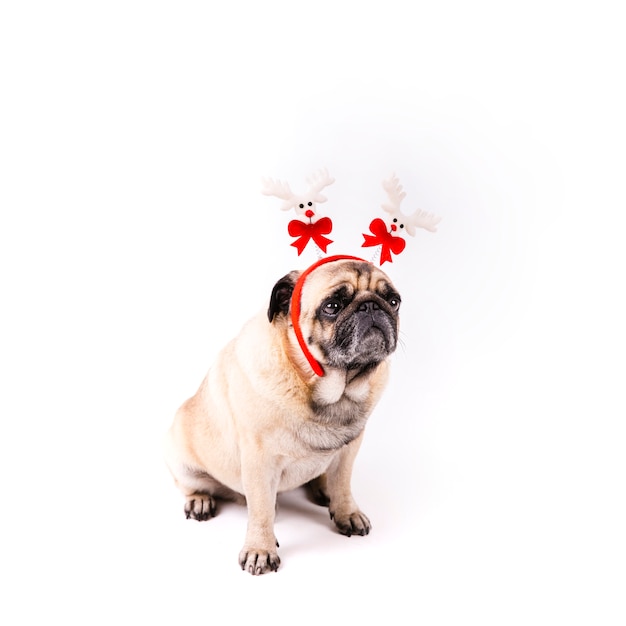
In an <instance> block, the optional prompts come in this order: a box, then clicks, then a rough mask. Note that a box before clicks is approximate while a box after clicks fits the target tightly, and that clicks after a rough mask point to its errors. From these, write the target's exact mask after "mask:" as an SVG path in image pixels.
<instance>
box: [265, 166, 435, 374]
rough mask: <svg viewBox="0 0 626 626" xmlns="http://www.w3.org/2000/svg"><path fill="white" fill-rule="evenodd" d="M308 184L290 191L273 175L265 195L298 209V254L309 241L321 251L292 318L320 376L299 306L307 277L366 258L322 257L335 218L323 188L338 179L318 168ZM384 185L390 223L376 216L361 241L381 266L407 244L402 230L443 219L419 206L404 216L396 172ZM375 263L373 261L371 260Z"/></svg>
mask: <svg viewBox="0 0 626 626" xmlns="http://www.w3.org/2000/svg"><path fill="white" fill-rule="evenodd" d="M306 182H307V183H308V185H309V188H308V189H307V191H305V193H304V194H302V195H297V194H294V193H293V192H292V191H291V188H290V187H289V184H288V183H285V182H282V181H275V180H273V179H271V178H268V179H265V180H264V181H263V189H262V193H263V194H264V195H266V196H275V197H277V198H280V199H281V200H283V204H282V206H281V209H282V210H283V211H289V210H290V209H292V208H293V209H295V212H296V219H294V220H291V221H290V222H289V224H288V225H287V230H288V232H289V234H290V235H291V236H292V237H294V238H295V241H293V242H292V244H291V245H292V246H294V247H295V248H296V250H297V251H298V256H300V255H301V254H302V252H303V251H304V249H305V248H306V246H307V245H308V244H309V242H310V241H313V243H314V244H315V246H316V251H317V254H318V257H319V258H318V261H317V262H315V263H313V265H311V266H309V267H308V268H307V269H306V270H304V272H302V274H301V275H300V277H299V278H298V280H297V282H296V285H295V287H294V290H293V294H292V297H291V302H292V305H291V321H292V324H293V328H294V332H295V334H296V338H297V340H298V344H299V345H300V348H301V349H302V352H303V353H304V356H305V357H306V359H307V361H308V363H309V365H310V366H311V368H312V369H313V371H314V372H315V374H317V375H318V376H324V369H323V367H322V365H321V364H320V363H319V362H318V361H317V360H316V359H315V357H314V356H313V355H312V354H311V351H310V350H309V348H308V346H307V344H306V341H305V340H304V337H303V335H302V329H301V327H300V307H301V299H302V288H303V286H304V281H305V280H306V278H307V277H308V276H309V274H311V272H313V271H314V270H316V269H317V268H318V267H320V266H321V265H325V264H326V263H332V262H334V261H340V260H345V259H349V260H355V261H364V262H366V263H367V262H368V261H365V259H361V258H359V257H355V256H347V255H335V256H330V257H322V255H321V253H322V252H323V253H324V254H325V253H326V249H327V248H328V246H329V245H330V244H331V243H333V241H332V239H329V238H328V237H327V236H326V235H329V234H330V233H331V231H332V228H333V223H332V220H331V219H330V218H329V217H322V216H320V215H319V214H318V212H317V204H321V203H323V202H326V199H327V198H326V196H324V195H323V194H322V193H321V191H322V189H324V188H325V187H328V186H329V185H332V183H334V182H335V179H334V178H332V177H331V176H330V175H329V174H328V171H327V170H325V169H324V170H319V171H318V172H316V173H315V174H313V175H312V176H310V177H309V178H307V181H306ZM383 188H384V190H385V191H386V192H387V198H388V201H387V202H386V203H384V204H383V205H382V208H383V210H384V211H386V212H387V213H389V217H388V219H387V222H385V221H384V220H383V219H381V218H375V219H374V220H372V221H371V222H370V225H369V229H370V233H369V234H368V233H363V237H364V241H363V243H362V244H361V247H363V248H369V247H374V248H375V249H376V250H375V252H374V257H373V259H374V258H375V257H376V255H377V254H378V252H379V251H380V257H379V258H380V265H381V266H382V265H383V263H385V262H387V261H388V262H389V263H392V262H393V259H392V256H391V255H392V254H395V255H398V254H400V253H401V252H402V251H403V250H404V248H405V246H406V242H405V241H404V239H403V238H402V237H400V236H399V235H398V234H396V233H399V232H400V231H402V230H406V232H407V233H408V234H409V235H411V236H412V237H413V236H415V231H416V229H417V228H424V229H425V230H429V231H431V232H435V231H436V230H437V228H436V227H437V224H438V223H439V222H440V220H441V218H439V217H437V216H435V215H433V214H432V213H427V212H426V211H422V210H420V209H417V210H416V211H415V212H414V213H412V214H411V215H405V214H403V213H402V212H401V211H400V204H401V203H402V200H404V198H405V196H406V193H405V192H404V191H403V189H402V185H400V181H399V180H398V178H397V177H396V176H395V175H392V176H391V177H390V178H389V179H387V180H385V181H383ZM371 262H373V260H372V261H371Z"/></svg>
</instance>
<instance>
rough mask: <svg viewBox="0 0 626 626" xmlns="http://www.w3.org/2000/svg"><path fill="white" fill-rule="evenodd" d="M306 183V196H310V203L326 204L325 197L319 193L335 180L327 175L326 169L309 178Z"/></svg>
mask: <svg viewBox="0 0 626 626" xmlns="http://www.w3.org/2000/svg"><path fill="white" fill-rule="evenodd" d="M306 182H307V183H309V189H308V191H307V196H311V200H312V202H326V196H324V195H322V194H321V193H320V191H322V189H324V187H328V185H332V184H333V183H334V182H335V179H334V178H333V177H332V176H331V175H330V174H329V173H328V170H327V169H323V170H318V171H317V172H315V174H313V175H311V176H309V177H308V178H307V179H306Z"/></svg>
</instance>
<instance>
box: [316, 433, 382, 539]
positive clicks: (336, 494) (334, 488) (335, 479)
mask: <svg viewBox="0 0 626 626" xmlns="http://www.w3.org/2000/svg"><path fill="white" fill-rule="evenodd" d="M362 440H363V433H361V434H360V435H359V436H358V437H357V438H356V439H355V440H354V441H352V442H350V443H349V444H348V445H347V446H344V447H343V448H341V450H340V451H339V452H338V453H337V456H336V457H335V458H334V459H333V461H332V463H331V464H330V467H329V468H328V470H327V471H326V484H327V490H328V497H329V500H330V502H329V505H328V510H329V512H330V517H331V519H332V520H334V522H335V524H336V526H337V529H338V530H339V532H340V533H341V534H342V535H347V536H348V537H350V536H352V535H367V534H368V533H369V531H370V530H371V528H372V525H371V524H370V521H369V519H368V517H367V515H365V513H363V511H361V509H359V507H358V506H357V503H356V502H355V501H354V498H353V497H352V488H351V486H350V481H351V479H352V467H353V465H354V459H355V458H356V455H357V452H358V451H359V448H360V447H361V441H362Z"/></svg>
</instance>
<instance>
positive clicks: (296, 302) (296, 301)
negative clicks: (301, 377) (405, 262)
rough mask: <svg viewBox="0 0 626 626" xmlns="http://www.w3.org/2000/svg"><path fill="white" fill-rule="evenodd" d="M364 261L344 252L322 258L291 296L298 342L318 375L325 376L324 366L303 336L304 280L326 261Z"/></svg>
mask: <svg viewBox="0 0 626 626" xmlns="http://www.w3.org/2000/svg"><path fill="white" fill-rule="evenodd" d="M342 260H349V261H363V262H364V263H368V261H365V259H360V258H359V257H356V256H347V255H343V254H337V255H335V256H329V257H326V258H324V259H320V260H319V261H317V262H316V263H313V265H311V266H310V267H308V268H307V269H306V270H304V272H302V274H301V275H300V278H298V281H297V282H296V286H295V287H294V289H293V294H292V296H291V323H292V324H293V329H294V331H295V333H296V338H297V339H298V343H299V344H300V348H301V349H302V352H303V353H304V356H305V357H306V360H307V361H308V362H309V365H310V366H311V367H312V368H313V371H314V372H315V373H316V374H317V375H318V376H324V368H323V367H322V366H321V365H320V363H318V362H317V361H316V360H315V357H314V356H313V355H312V354H311V351H310V350H309V348H308V346H307V345H306V341H305V340H304V337H303V336H302V329H301V328H300V306H301V299H302V287H303V286H304V281H305V279H306V277H307V276H308V275H309V274H310V273H311V272H312V271H313V270H316V269H317V268H318V267H320V265H325V264H326V263H331V262H332V261H342Z"/></svg>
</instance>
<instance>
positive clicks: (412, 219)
mask: <svg viewBox="0 0 626 626" xmlns="http://www.w3.org/2000/svg"><path fill="white" fill-rule="evenodd" d="M439 222H441V218H440V217H438V216H437V215H435V214H434V213H428V212H427V211H422V210H421V209H417V211H415V213H413V214H411V215H409V216H408V217H405V218H404V225H405V227H406V232H407V233H409V235H411V236H414V235H415V229H416V228H423V229H425V230H429V231H430V232H431V233H434V232H436V230H437V224H439Z"/></svg>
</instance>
